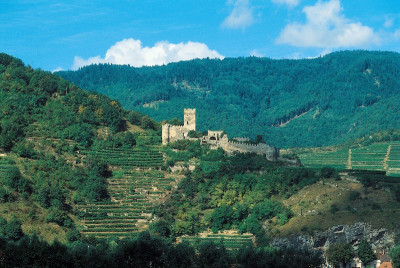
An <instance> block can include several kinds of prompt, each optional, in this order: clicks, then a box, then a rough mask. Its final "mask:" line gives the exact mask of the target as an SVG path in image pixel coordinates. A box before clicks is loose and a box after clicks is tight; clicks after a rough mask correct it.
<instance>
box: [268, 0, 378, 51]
mask: <svg viewBox="0 0 400 268" xmlns="http://www.w3.org/2000/svg"><path fill="white" fill-rule="evenodd" d="M342 10H343V8H342V6H341V4H340V1H339V0H331V1H328V2H323V1H320V0H319V1H318V2H317V3H316V4H315V5H314V6H306V7H304V8H303V13H305V15H306V18H307V21H306V23H304V24H301V23H297V22H294V23H291V24H288V25H286V27H285V28H284V29H283V30H282V32H281V33H280V36H279V37H278V39H277V40H276V42H277V43H280V44H289V45H292V46H297V47H320V48H340V47H366V46H368V45H372V44H378V43H379V41H380V38H379V37H378V35H377V34H376V33H375V32H374V30H373V29H372V28H370V27H368V26H364V25H362V24H361V23H360V22H353V21H351V20H349V19H347V18H346V17H345V16H344V15H343V14H342Z"/></svg>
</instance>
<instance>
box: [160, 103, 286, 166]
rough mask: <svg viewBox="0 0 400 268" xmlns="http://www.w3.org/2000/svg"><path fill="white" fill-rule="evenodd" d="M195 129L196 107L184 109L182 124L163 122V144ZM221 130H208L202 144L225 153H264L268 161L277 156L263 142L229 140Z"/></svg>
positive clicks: (275, 150)
mask: <svg viewBox="0 0 400 268" xmlns="http://www.w3.org/2000/svg"><path fill="white" fill-rule="evenodd" d="M191 130H194V131H196V109H184V125H183V126H173V125H170V124H164V125H163V126H162V143H163V145H166V144H168V143H169V142H174V141H177V140H183V139H188V138H189V137H188V133H189V131H191ZM222 133H223V131H211V130H209V131H208V135H207V136H203V137H202V138H201V143H202V144H208V145H210V147H211V148H214V149H217V148H219V147H220V148H222V149H224V150H225V151H226V152H227V153H235V152H240V153H256V154H261V155H265V156H266V158H267V159H268V160H270V161H275V160H277V158H278V157H279V150H278V149H276V148H275V147H272V146H269V145H267V144H265V143H259V144H251V143H246V141H249V140H250V139H248V138H236V139H237V141H229V140H228V135H226V134H225V135H223V136H222ZM221 136H222V137H221Z"/></svg>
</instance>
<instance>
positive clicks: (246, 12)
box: [222, 0, 254, 29]
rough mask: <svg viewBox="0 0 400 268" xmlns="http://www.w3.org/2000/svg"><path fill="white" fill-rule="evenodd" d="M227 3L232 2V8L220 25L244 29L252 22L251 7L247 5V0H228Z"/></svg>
mask: <svg viewBox="0 0 400 268" xmlns="http://www.w3.org/2000/svg"><path fill="white" fill-rule="evenodd" d="M228 4H230V5H232V4H233V10H232V12H231V14H229V16H228V17H227V18H226V19H225V20H224V22H223V23H222V27H225V28H232V29H245V28H247V27H248V26H250V25H252V24H253V23H254V18H253V9H252V8H251V7H250V6H249V1H248V0H236V1H235V2H232V1H228Z"/></svg>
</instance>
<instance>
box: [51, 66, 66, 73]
mask: <svg viewBox="0 0 400 268" xmlns="http://www.w3.org/2000/svg"><path fill="white" fill-rule="evenodd" d="M60 71H64V69H63V68H62V67H57V68H55V69H54V70H53V71H51V72H52V73H55V72H60Z"/></svg>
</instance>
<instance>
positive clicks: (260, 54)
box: [250, 49, 265, 58]
mask: <svg viewBox="0 0 400 268" xmlns="http://www.w3.org/2000/svg"><path fill="white" fill-rule="evenodd" d="M250 56H253V57H258V58H262V57H265V55H264V54H263V53H261V52H260V51H258V50H257V49H253V50H252V51H250Z"/></svg>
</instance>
